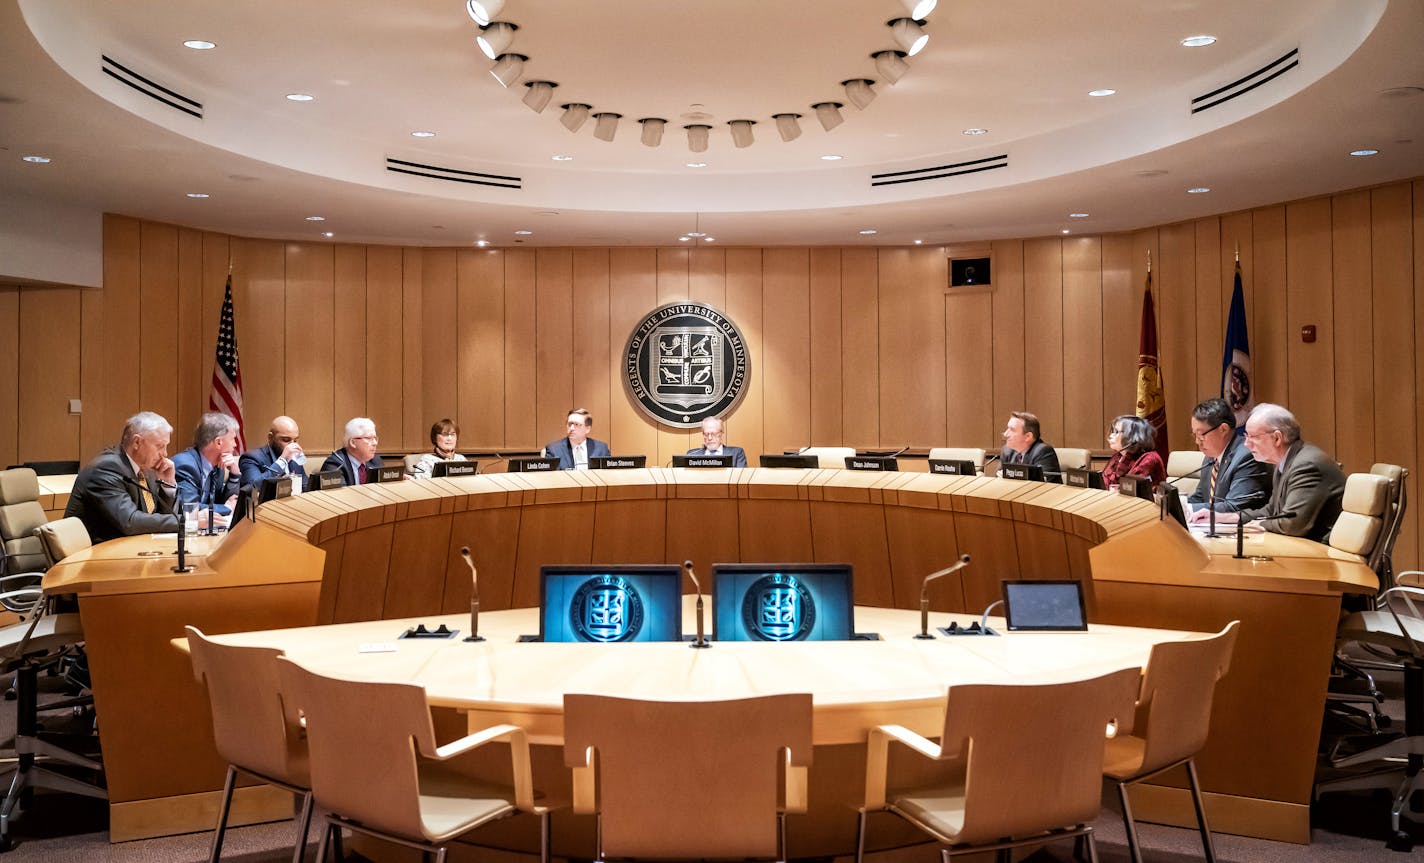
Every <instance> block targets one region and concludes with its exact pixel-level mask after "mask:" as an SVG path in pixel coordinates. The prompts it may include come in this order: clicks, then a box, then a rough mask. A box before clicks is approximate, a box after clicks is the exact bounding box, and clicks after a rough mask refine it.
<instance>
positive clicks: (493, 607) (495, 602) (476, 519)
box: [442, 506, 523, 614]
mask: <svg viewBox="0 0 1424 863" xmlns="http://www.w3.org/2000/svg"><path fill="white" fill-rule="evenodd" d="M522 509H523V508H522V507H518V506H507V507H497V508H494V509H472V510H466V511H465V512H457V513H455V514H454V515H453V516H452V517H451V520H450V548H449V551H448V553H447V554H446V564H445V591H444V596H445V605H444V608H443V609H442V611H444V613H446V614H454V613H456V612H460V611H469V610H470V592H471V587H472V585H471V582H470V570H469V568H468V567H466V566H465V562H464V560H463V559H461V557H460V547H461V546H469V547H470V555H471V558H472V559H473V560H474V562H475V567H476V569H477V570H478V572H479V576H480V610H482V611H483V610H489V611H499V610H501V609H506V608H513V607H514V606H513V604H512V603H513V601H514V562H515V558H516V555H517V553H518V546H517V544H516V543H512V542H509V541H508V538H509V537H511V536H518V535H519V516H520V511H521V510H522Z"/></svg>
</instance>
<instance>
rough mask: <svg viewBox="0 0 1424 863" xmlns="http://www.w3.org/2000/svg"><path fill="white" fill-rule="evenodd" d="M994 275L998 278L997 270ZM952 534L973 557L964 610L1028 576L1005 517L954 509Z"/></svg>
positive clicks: (975, 610) (966, 574) (972, 610)
mask: <svg viewBox="0 0 1424 863" xmlns="http://www.w3.org/2000/svg"><path fill="white" fill-rule="evenodd" d="M995 269H996V270H997V267H996V268H995ZM994 278H995V279H997V278H998V274H997V272H996V273H995V276H994ZM954 535H955V540H956V544H957V545H958V547H959V551H960V553H961V554H967V555H969V556H970V557H971V558H972V559H973V562H972V563H970V565H969V566H968V567H966V568H965V569H964V571H963V582H964V588H963V590H964V610H965V611H966V612H968V613H969V614H979V613H980V612H982V611H983V610H984V609H985V608H987V607H988V605H989V603H991V602H994V601H995V600H998V599H1003V590H1002V589H1001V588H1000V587H999V582H1001V581H1003V580H1005V579H1012V578H1025V577H1028V576H1027V575H1024V574H1021V573H1026V572H1027V571H1026V570H1021V569H1020V567H1019V552H1018V549H1017V547H1016V546H1015V543H1016V542H1017V540H1016V539H1015V537H1014V524H1013V522H1011V521H1009V520H1008V519H1002V518H999V517H997V516H987V515H978V514H976V513H968V512H956V513H955V514H954ZM951 562H952V561H947V562H945V563H943V564H941V566H948V565H949V563H951Z"/></svg>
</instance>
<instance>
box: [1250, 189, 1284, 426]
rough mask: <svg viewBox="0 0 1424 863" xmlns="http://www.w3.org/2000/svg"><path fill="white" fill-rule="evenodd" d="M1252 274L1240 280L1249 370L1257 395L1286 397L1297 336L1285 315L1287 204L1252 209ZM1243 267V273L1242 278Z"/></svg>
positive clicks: (1280, 399) (1261, 397)
mask: <svg viewBox="0 0 1424 863" xmlns="http://www.w3.org/2000/svg"><path fill="white" fill-rule="evenodd" d="M1251 258H1252V262H1251V263H1252V266H1251V269H1252V274H1251V275H1252V279H1251V282H1250V284H1244V285H1243V286H1242V291H1243V292H1244V293H1245V294H1246V300H1247V305H1248V306H1249V307H1250V313H1251V314H1250V318H1249V321H1248V324H1247V326H1249V327H1250V330H1249V335H1250V338H1251V376H1252V386H1254V387H1255V389H1256V401H1258V402H1277V403H1285V402H1286V401H1288V400H1289V399H1290V391H1289V382H1288V377H1287V373H1286V367H1287V363H1288V361H1289V345H1290V343H1291V341H1292V340H1293V339H1296V338H1298V336H1296V335H1295V334H1294V333H1292V332H1291V331H1290V322H1289V321H1288V320H1287V317H1286V208H1285V207H1283V206H1282V207H1263V208H1261V209H1259V210H1253V211H1252V212H1251ZM1245 275H1246V274H1245V272H1244V271H1243V272H1242V278H1243V279H1244V278H1245Z"/></svg>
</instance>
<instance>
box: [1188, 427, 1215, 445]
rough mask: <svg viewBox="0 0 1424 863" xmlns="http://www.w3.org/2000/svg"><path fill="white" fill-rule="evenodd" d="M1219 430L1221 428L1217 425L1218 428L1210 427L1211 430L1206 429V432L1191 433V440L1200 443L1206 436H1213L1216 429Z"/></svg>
mask: <svg viewBox="0 0 1424 863" xmlns="http://www.w3.org/2000/svg"><path fill="white" fill-rule="evenodd" d="M1220 428H1221V426H1219V425H1218V426H1212V427H1211V428H1209V429H1207V430H1206V431H1201V432H1199V431H1193V432H1192V439H1193V440H1195V441H1196V442H1197V443H1201V442H1202V441H1203V440H1205V439H1206V436H1207V435H1209V434H1214V433H1215V432H1216V431H1217V430H1218V429H1220Z"/></svg>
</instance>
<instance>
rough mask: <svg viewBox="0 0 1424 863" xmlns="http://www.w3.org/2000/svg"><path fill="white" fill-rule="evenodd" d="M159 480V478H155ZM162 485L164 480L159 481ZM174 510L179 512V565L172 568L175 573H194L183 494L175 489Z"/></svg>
mask: <svg viewBox="0 0 1424 863" xmlns="http://www.w3.org/2000/svg"><path fill="white" fill-rule="evenodd" d="M155 479H157V477H155ZM158 481H159V482H160V483H161V482H163V480H161V479H160V480H158ZM173 508H174V509H176V510H177V511H178V565H177V566H173V567H170V568H171V569H172V570H173V571H174V572H192V571H193V567H191V566H189V565H188V525H187V524H186V523H185V520H184V518H183V492H182V491H180V490H179V489H178V488H177V487H176V486H175V487H174V489H173Z"/></svg>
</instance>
